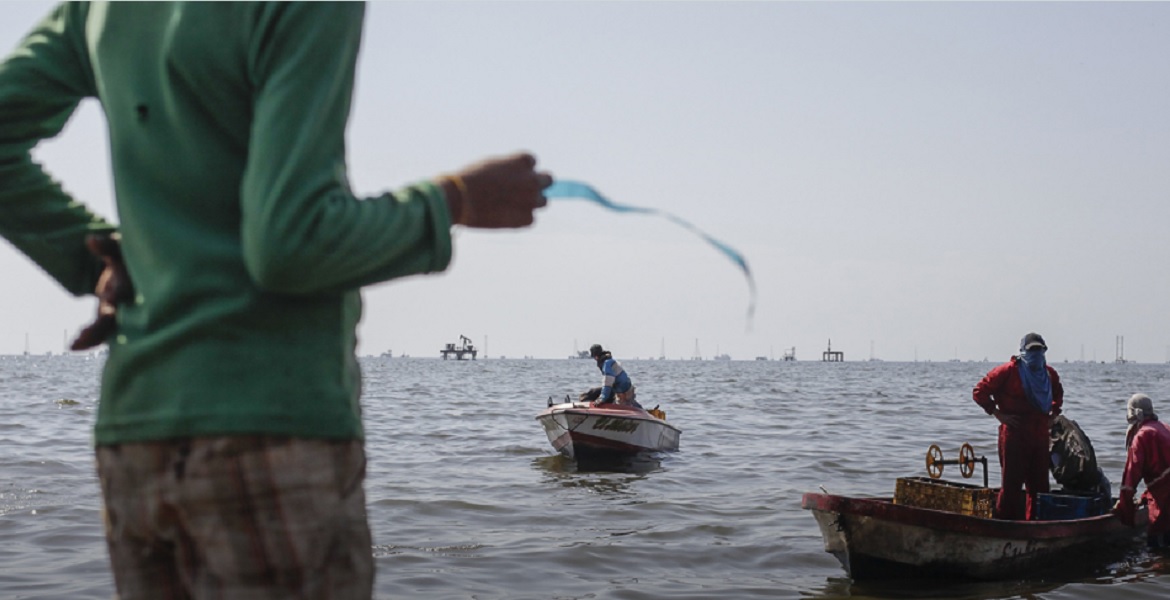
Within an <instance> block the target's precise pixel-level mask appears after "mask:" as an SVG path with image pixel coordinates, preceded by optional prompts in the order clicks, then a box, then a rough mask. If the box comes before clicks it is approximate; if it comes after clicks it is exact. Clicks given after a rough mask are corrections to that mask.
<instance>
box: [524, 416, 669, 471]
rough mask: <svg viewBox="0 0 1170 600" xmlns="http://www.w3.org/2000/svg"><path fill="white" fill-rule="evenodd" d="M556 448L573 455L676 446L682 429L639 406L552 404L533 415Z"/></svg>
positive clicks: (629, 452) (619, 453)
mask: <svg viewBox="0 0 1170 600" xmlns="http://www.w3.org/2000/svg"><path fill="white" fill-rule="evenodd" d="M536 420H537V421H539V422H540V424H541V426H542V427H544V432H545V435H547V436H548V441H549V442H550V443H552V446H553V448H554V449H556V451H557V452H560V453H561V454H563V455H565V456H567V457H568V458H573V459H587V458H605V457H610V456H629V455H634V454H638V453H642V452H659V451H673V450H678V442H679V437H680V435H681V434H682V432H681V431H680V430H679V429H678V428H677V427H675V426H673V425H671V424H670V423H667V422H666V421H664V420H662V419H659V418H657V417H655V416H654V415H651V414H650V413H648V412H646V411H645V410H642V409H640V408H635V407H632V406H623V405H612V404H606V405H602V406H593V405H592V404H590V403H588V402H570V403H565V404H554V405H552V406H550V407H548V409H546V410H544V411H543V412H541V413H540V414H539V415H537V416H536Z"/></svg>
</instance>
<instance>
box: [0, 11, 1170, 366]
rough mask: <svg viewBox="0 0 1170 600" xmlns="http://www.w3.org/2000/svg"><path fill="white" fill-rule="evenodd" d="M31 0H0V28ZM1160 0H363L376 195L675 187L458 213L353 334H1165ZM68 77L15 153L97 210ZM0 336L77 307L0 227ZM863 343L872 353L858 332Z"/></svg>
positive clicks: (357, 179)
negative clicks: (541, 175) (429, 185)
mask: <svg viewBox="0 0 1170 600" xmlns="http://www.w3.org/2000/svg"><path fill="white" fill-rule="evenodd" d="M50 6H51V4H49V3H46V2H6V3H4V7H3V13H4V18H3V20H0V49H2V51H3V53H5V54H6V53H7V52H8V51H9V50H10V49H11V48H12V47H13V46H14V45H15V44H16V43H17V42H18V40H19V39H20V37H21V36H22V35H23V34H24V32H25V31H26V30H27V29H28V28H29V27H30V26H31V25H32V24H33V23H34V22H35V21H36V20H37V19H39V18H40V17H41V16H43V14H45V13H46V12H48V10H49V8H50ZM1167 57H1170V3H1161V2H1138V3H1113V2H1102V3H1089V2H1073V3H1062V2H1033V3H1005V2H995V3H982V2H972V3H950V2H939V3H934V2H900V3H878V2H860V3H854V2H849V3H845V2H745V3H732V2H685V3H684V2H644V3H643V2H622V3H618V2H539V3H538V2H451V3H446V2H382V3H374V4H371V5H370V6H369V7H368V11H367V19H366V25H365V41H364V46H363V50H362V55H361V57H360V63H359V74H358V85H357V91H356V98H355V103H354V110H353V114H352V118H351V120H350V127H349V161H350V171H351V178H352V181H353V183H354V187H355V189H357V190H359V191H361V192H362V193H368V194H373V193H376V192H378V191H381V190H383V189H386V188H394V187H398V186H400V185H404V184H406V183H410V182H413V181H415V180H418V179H422V178H429V177H431V176H433V175H435V174H437V173H442V172H444V171H447V170H451V169H454V168H457V167H460V166H462V165H465V164H467V163H469V162H472V161H475V160H478V159H480V158H481V157H485V156H491V155H497V154H502V153H506V152H511V151H515V150H521V149H523V150H530V151H532V152H533V153H534V154H535V155H536V156H537V157H538V160H539V161H540V163H541V165H542V166H543V167H545V168H548V169H549V170H551V171H552V172H553V173H554V175H555V176H561V177H564V178H572V179H581V180H585V181H588V182H590V183H592V184H594V185H595V186H597V187H598V188H599V189H600V190H601V191H602V192H604V193H606V194H607V195H609V196H610V197H611V198H612V199H613V200H615V201H617V202H623V203H629V204H635V205H642V206H650V207H655V208H659V209H663V210H666V211H669V212H672V213H674V214H676V215H678V216H680V217H682V218H684V219H687V220H689V221H691V222H692V223H694V224H696V225H698V226H699V227H701V228H703V229H705V230H707V231H708V232H709V233H711V234H712V235H714V236H715V237H717V238H720V239H722V240H723V241H725V242H727V243H729V244H730V245H732V246H733V247H735V248H737V249H738V250H740V251H741V252H742V253H743V254H744V255H745V256H746V258H747V260H748V263H749V265H750V266H751V268H752V270H753V271H754V274H755V277H756V281H757V284H758V287H759V298H758V307H757V310H756V316H755V319H754V320H753V321H752V323H751V327H750V329H748V327H747V326H748V323H747V320H746V318H745V312H746V309H747V305H748V298H749V296H748V288H747V285H746V283H745V282H744V280H743V277H742V275H741V274H740V273H739V272H738V271H737V269H736V268H735V267H734V266H733V265H732V264H731V263H730V262H729V261H728V260H727V259H726V258H725V257H723V256H722V255H720V254H719V253H718V252H716V251H714V250H713V249H711V248H710V247H709V246H707V245H705V244H703V242H702V241H700V240H699V239H698V238H697V237H695V236H694V235H693V234H691V233H689V232H687V231H685V230H683V229H681V228H679V227H677V226H675V225H673V224H671V223H669V222H667V221H665V220H662V219H658V218H654V217H647V216H636V215H635V216H621V215H615V214H613V213H608V212H605V211H603V210H601V209H599V208H597V207H595V206H593V205H590V204H587V203H584V202H573V201H554V203H553V204H552V205H551V206H550V207H549V208H548V209H546V210H544V211H542V212H541V213H540V214H539V215H538V217H537V225H536V226H534V227H533V228H531V229H528V230H524V231H520V232H509V233H480V232H469V231H462V232H459V233H458V234H457V239H456V242H455V244H456V248H455V258H454V261H453V263H452V265H451V267H450V269H448V271H447V272H446V273H444V274H440V275H432V276H425V277H413V278H409V279H405V280H401V281H397V282H392V283H389V284H384V285H381V286H376V287H373V288H369V289H367V290H366V292H365V299H366V313H365V318H364V320H363V324H362V327H361V331H360V334H361V348H360V352H361V353H362V354H379V353H381V352H383V351H385V350H387V349H391V350H393V352H394V353H395V354H396V355H397V354H402V353H408V354H410V355H411V356H416V357H418V356H437V355H438V350H439V349H440V348H441V347H443V345H444V344H445V343H448V342H455V341H457V340H458V337H459V336H460V335H467V336H468V337H470V338H472V339H473V340H474V342H475V343H476V344H477V345H478V346H480V347H481V349H483V346H484V345H485V344H486V346H487V351H488V353H489V354H490V355H491V356H492V357H497V356H500V355H505V356H508V357H510V358H511V357H521V356H524V355H530V356H534V357H538V358H545V357H547V358H556V357H563V356H567V355H569V354H570V353H572V352H573V350H574V348H575V347H577V348H579V349H585V348H587V347H588V346H589V344H591V343H594V342H600V343H602V344H604V345H606V346H607V347H609V348H611V349H612V350H613V351H614V354H615V356H617V357H619V358H632V357H650V356H657V355H658V354H659V353H660V352H661V351H662V350H663V348H664V349H665V353H666V355H667V356H668V357H670V358H690V357H691V356H692V355H693V354H694V353H695V350H696V345H697V347H698V350H699V352H700V353H701V354H702V355H703V356H705V357H711V356H712V355H714V354H715V353H716V352H717V351H718V352H723V353H727V354H730V355H731V356H732V357H733V358H735V359H751V358H753V357H755V356H760V355H764V356H767V355H773V356H775V357H777V358H779V357H780V356H781V355H782V353H783V352H784V350H785V349H788V348H792V347H795V348H796V354H797V357H798V358H800V359H805V360H809V359H819V358H820V353H821V352H822V351H823V350H824V349H825V346H826V343H827V341H828V340H829V339H830V338H831V339H832V344H833V349H834V350H843V351H844V352H845V353H846V359H847V360H862V359H866V358H869V357H870V355H871V352H872V354H873V355H875V356H876V357H878V358H882V359H885V360H915V359H916V358H917V359H918V360H936V361H943V360H949V359H953V358H960V359H963V360H968V359H983V358H989V359H990V360H995V361H999V360H1004V359H1006V358H1007V357H1008V356H1010V355H1011V354H1013V353H1014V352H1015V351H1016V350H1017V346H1018V343H1019V339H1020V337H1021V336H1023V334H1024V333H1026V332H1028V331H1030V330H1036V331H1039V332H1040V333H1042V334H1043V335H1044V336H1045V338H1046V339H1047V340H1048V345H1049V348H1050V350H1049V360H1050V361H1061V360H1065V359H1067V360H1078V359H1080V358H1084V359H1086V360H1106V361H1112V360H1113V359H1114V358H1115V349H1116V341H1117V338H1118V336H1124V344H1125V356H1126V358H1129V359H1131V360H1137V361H1140V362H1164V361H1167V360H1170V319H1168V318H1167V316H1166V315H1167V305H1166V302H1167V299H1168V298H1170V284H1168V282H1167V277H1166V275H1165V273H1166V271H1167V262H1168V261H1170V238H1168V236H1167V228H1168V226H1170V225H1168V224H1170V220H1168V219H1167V217H1168V216H1170V203H1168V202H1167V201H1168V200H1170V198H1168V196H1170V64H1168V62H1167V61H1168V58H1167ZM106 146H107V140H106V134H105V130H104V124H103V121H102V119H101V112H100V107H99V106H98V105H97V104H96V102H93V101H90V102H87V103H85V104H84V105H83V106H82V108H81V109H80V110H79V111H78V112H77V113H76V114H75V115H74V118H73V120H72V121H71V123H70V125H69V127H68V128H67V129H66V131H65V133H64V134H63V135H62V136H61V137H60V138H59V139H57V140H54V141H52V142H49V143H46V144H43V145H42V146H41V147H40V148H38V149H37V151H36V153H37V155H38V157H39V158H40V159H41V160H42V161H43V162H44V163H45V164H46V166H47V168H48V169H49V170H50V172H52V173H53V174H54V175H55V176H56V177H58V178H59V179H61V180H62V181H63V182H64V184H65V186H66V188H67V189H68V190H70V191H71V192H73V193H74V194H75V195H76V196H77V197H78V198H79V199H81V200H82V201H84V202H86V203H87V204H89V205H90V206H91V207H93V208H94V209H95V210H97V211H98V212H99V213H102V214H104V215H107V216H109V217H111V218H115V219H116V211H115V209H114V204H113V200H112V192H111V186H110V176H109V159H108V150H107V147H106ZM0 272H2V273H3V274H4V280H5V282H6V284H7V285H5V293H4V294H3V295H0V354H15V353H19V352H21V351H22V350H23V349H24V345H25V339H26V334H27V337H28V340H29V346H30V350H31V351H32V352H34V353H43V352H46V351H52V352H60V351H61V349H62V346H63V344H64V338H65V337H66V335H70V336H72V335H73V334H74V333H75V332H76V331H77V330H78V329H79V328H80V327H81V326H82V325H83V324H84V323H85V322H87V321H88V320H89V318H90V316H91V314H92V313H93V311H94V309H95V302H96V301H95V300H93V299H92V297H91V298H84V299H74V298H71V297H69V296H68V295H66V294H65V293H64V292H62V291H61V290H60V289H59V288H58V286H57V285H56V284H55V283H54V282H52V281H51V280H49V279H48V278H47V277H46V276H44V275H43V274H42V273H41V272H40V271H39V270H38V269H37V268H36V267H35V266H34V265H32V263H31V262H29V261H28V260H27V259H25V258H24V257H23V256H22V255H20V254H18V253H17V252H16V251H15V250H13V249H12V247H11V246H8V245H4V246H2V247H0ZM871 349H872V350H871Z"/></svg>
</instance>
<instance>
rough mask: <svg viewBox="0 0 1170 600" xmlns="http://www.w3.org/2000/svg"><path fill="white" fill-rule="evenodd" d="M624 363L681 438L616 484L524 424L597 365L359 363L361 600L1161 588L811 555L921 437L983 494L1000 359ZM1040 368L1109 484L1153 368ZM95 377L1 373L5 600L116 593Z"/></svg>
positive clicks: (917, 471) (995, 478)
mask: <svg viewBox="0 0 1170 600" xmlns="http://www.w3.org/2000/svg"><path fill="white" fill-rule="evenodd" d="M619 358H620V357H619ZM1005 358H1006V357H1005ZM624 365H625V367H626V368H627V370H628V371H630V373H631V374H632V376H633V378H634V381H635V383H636V384H637V385H638V399H639V401H641V402H642V403H643V404H645V405H647V406H648V407H651V406H654V405H656V404H659V405H661V407H662V408H663V409H665V410H666V412H667V418H668V420H669V421H671V422H672V423H673V424H675V425H677V426H678V427H679V428H681V429H682V430H683V434H682V441H681V449H680V451H679V452H677V453H671V454H668V455H663V456H661V457H657V458H655V459H654V460H648V461H644V462H642V463H639V464H636V465H631V466H630V467H628V468H625V469H623V470H621V471H616V472H615V471H613V470H610V471H596V470H594V471H587V470H581V469H578V467H577V465H576V464H575V463H573V462H572V461H567V460H564V459H562V458H561V457H559V456H557V455H555V454H554V452H553V450H552V447H551V446H550V445H549V443H548V440H547V439H546V438H545V435H544V432H543V430H542V429H541V427H540V425H539V424H538V423H537V422H536V421H535V420H534V417H535V415H536V414H537V413H538V412H539V411H540V410H542V409H543V408H544V407H545V404H546V400H547V398H548V397H549V396H556V397H558V398H560V397H563V396H564V395H565V394H576V393H577V392H579V391H582V390H584V389H585V388H588V387H591V386H593V385H596V384H597V382H598V380H599V378H600V376H599V374H598V372H597V369H596V367H595V366H594V365H593V363H592V362H591V361H588V360H569V359H564V360H478V361H453V360H452V361H441V360H437V359H398V358H395V359H381V358H367V359H363V368H364V371H365V377H366V379H365V397H364V400H363V406H364V411H365V423H366V429H367V452H368V455H369V461H370V464H369V476H368V479H367V482H366V495H367V500H368V505H369V515H370V525H371V528H372V530H373V535H374V543H375V546H374V548H373V549H372V551H373V553H374V556H375V557H376V564H377V569H378V575H377V581H376V584H375V588H376V597H377V598H409V599H419V598H423V599H426V598H435V599H440V598H441V599H446V598H451V599H456V598H465V599H480V600H487V599H558V600H563V599H578V598H580V599H584V598H620V599H631V600H632V599H650V598H695V599H699V598H703V599H711V598H727V599H744V598H831V597H852V598H858V597H878V598H905V597H919V598H972V599H976V598H1012V597H1026V598H1036V597H1043V598H1061V599H1064V598H1078V599H1079V598H1102V599H1104V598H1116V597H1118V595H1119V594H1125V595H1126V597H1128V598H1131V599H1141V598H1165V597H1167V595H1170V560H1167V559H1166V558H1165V557H1161V556H1157V555H1151V554H1149V553H1147V552H1146V551H1145V550H1144V549H1143V548H1141V546H1140V545H1139V546H1137V547H1135V548H1134V550H1133V551H1132V552H1131V553H1130V554H1129V555H1128V556H1126V557H1119V558H1118V560H1117V561H1116V562H1114V563H1112V564H1105V565H1101V568H1100V569H1099V570H1096V571H1092V572H1083V573H1070V574H1067V575H1062V576H1061V577H1060V578H1057V579H1051V578H1050V579H1036V580H1028V581H1013V582H1003V583H990V584H945V583H937V582H936V583H927V584H922V583H918V582H895V583H892V584H885V585H872V584H869V585H867V584H854V583H853V582H851V580H849V579H848V578H847V577H846V576H845V573H844V571H843V570H842V569H841V567H840V565H839V563H838V562H837V561H836V559H835V558H833V557H832V556H831V555H829V554H826V553H825V552H824V550H823V545H822V541H821V537H820V532H819V531H818V529H817V526H816V523H815V521H814V520H813V518H812V516H811V515H810V514H809V513H808V512H807V511H804V510H802V509H801V508H800V496H801V494H802V493H804V492H809V491H817V490H818V488H819V487H820V486H824V488H825V489H827V490H828V491H830V492H832V493H838V494H846V495H866V496H883V495H884V496H889V495H891V494H892V493H893V489H894V482H895V480H896V479H897V478H898V477H906V476H922V475H925V455H926V450H927V448H928V447H929V446H930V445H931V444H938V445H939V446H940V447H941V448H942V449H943V452H944V457H945V458H948V459H950V458H955V457H957V453H958V449H959V446H960V445H961V444H963V443H964V442H967V443H970V444H971V445H972V446H973V447H974V448H975V452H976V455H977V456H981V455H985V456H987V457H988V458H989V459H990V461H989V462H990V468H991V470H990V477H991V483H992V485H998V482H999V471H998V466H997V460H996V458H995V457H996V454H995V429H996V428H995V426H996V422H995V420H994V419H992V418H991V417H988V416H987V415H985V414H984V413H983V411H982V410H980V409H979V408H978V407H977V406H976V405H975V404H974V403H973V402H972V401H971V388H972V386H973V385H974V384H975V382H977V381H978V380H979V378H980V377H982V376H983V374H984V373H985V372H986V371H987V370H988V369H990V368H991V367H992V366H994V364H993V363H883V362H846V363H814V362H796V363H785V362H780V361H758V362H757V361H746V362H743V361H734V362H727V361H724V362H719V361H638V360H632V361H624ZM1053 366H1054V367H1056V369H1057V370H1058V371H1059V372H1060V374H1061V377H1062V379H1063V381H1064V386H1065V390H1066V398H1065V406H1066V412H1065V414H1066V415H1067V416H1068V417H1069V418H1071V419H1074V420H1076V421H1077V422H1078V423H1079V424H1080V425H1081V427H1082V428H1083V429H1084V430H1085V431H1086V433H1087V434H1088V435H1089V436H1090V437H1091V438H1092V440H1093V444H1094V446H1095V448H1096V451H1097V455H1098V459H1099V461H1100V463H1101V465H1102V467H1103V468H1104V469H1105V472H1106V474H1107V475H1108V476H1109V478H1110V479H1111V480H1112V481H1113V482H1114V489H1115V490H1116V488H1117V487H1118V485H1119V484H1118V483H1117V482H1118V480H1120V478H1121V470H1122V467H1123V466H1124V459H1125V456H1124V443H1125V442H1124V439H1125V409H1124V406H1125V401H1126V400H1127V399H1128V398H1129V396H1130V395H1131V394H1132V393H1134V392H1138V391H1141V392H1145V393H1148V394H1150V396H1151V397H1153V398H1154V402H1155V408H1166V410H1167V411H1168V412H1170V408H1167V407H1170V365H1138V364H1123V365H1117V364H1112V363H1110V364H1055V365H1053ZM100 367H101V361H100V359H87V358H86V357H82V356H58V357H11V356H10V357H3V358H0V598H3V599H10V598H23V599H33V598H36V599H50V598H52V599H58V598H69V599H88V598H103V599H108V598H110V597H112V596H113V583H112V579H111V576H110V574H109V570H108V565H107V562H106V550H105V543H104V538H103V536H102V529H101V516H100V513H101V501H100V498H99V490H98V484H97V480H96V478H95V476H94V469H93V455H92V451H91V448H90V444H91V439H92V433H91V428H92V425H93V419H94V414H95V409H96V395H97V381H98V376H99V372H100ZM943 477H944V478H945V479H949V480H954V481H963V480H962V479H961V477H960V475H959V474H958V469H957V467H954V466H951V467H947V470H946V471H945V472H944V475H943ZM980 478H981V473H980V472H979V469H978V468H977V472H976V475H975V479H972V480H969V481H968V482H969V483H978V482H980V481H979V480H980Z"/></svg>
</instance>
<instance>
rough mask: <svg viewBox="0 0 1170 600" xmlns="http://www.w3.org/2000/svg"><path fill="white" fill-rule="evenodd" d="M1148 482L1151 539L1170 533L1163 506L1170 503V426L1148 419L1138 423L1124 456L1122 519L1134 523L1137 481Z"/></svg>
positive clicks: (1168, 518)
mask: <svg viewBox="0 0 1170 600" xmlns="http://www.w3.org/2000/svg"><path fill="white" fill-rule="evenodd" d="M1143 480H1144V481H1145V482H1146V491H1145V493H1144V494H1142V497H1143V498H1145V500H1146V503H1147V506H1148V507H1149V511H1150V512H1149V515H1150V526H1149V529H1147V530H1146V532H1147V533H1148V534H1149V536H1150V538H1151V540H1153V539H1156V538H1158V537H1159V536H1163V539H1165V538H1164V536H1165V534H1166V533H1167V532H1170V513H1167V512H1164V511H1163V510H1162V509H1163V508H1166V507H1167V506H1170V427H1167V426H1166V425H1165V424H1164V423H1162V422H1161V421H1158V420H1153V419H1149V420H1146V421H1144V422H1143V423H1142V424H1141V425H1140V426H1138V430H1137V432H1136V433H1135V434H1134V436H1133V441H1132V442H1131V443H1130V444H1129V453H1128V454H1127V456H1126V458H1125V472H1124V473H1123V474H1122V475H1121V493H1120V494H1119V500H1120V502H1119V503H1118V508H1119V512H1120V513H1121V515H1122V521H1125V522H1126V523H1127V524H1132V523H1133V513H1134V503H1133V496H1134V494H1135V493H1137V484H1138V482H1140V481H1143Z"/></svg>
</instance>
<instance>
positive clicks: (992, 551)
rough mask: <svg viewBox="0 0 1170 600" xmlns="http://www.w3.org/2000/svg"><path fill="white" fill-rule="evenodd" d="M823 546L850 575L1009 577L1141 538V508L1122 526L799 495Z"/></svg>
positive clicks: (1110, 518) (1099, 519) (1110, 520)
mask: <svg viewBox="0 0 1170 600" xmlns="http://www.w3.org/2000/svg"><path fill="white" fill-rule="evenodd" d="M801 508H804V509H806V510H809V511H812V513H813V517H815V518H816V521H817V525H819V526H820V529H821V535H822V536H824V540H825V551H826V552H829V553H831V554H833V555H834V556H836V557H837V559H838V560H840V561H841V565H842V566H843V567H845V571H846V572H847V573H848V574H849V576H850V577H852V578H853V579H855V580H864V579H890V578H920V579H935V578H963V579H982V580H994V579H1012V578H1017V577H1023V576H1027V575H1035V574H1036V572H1037V571H1042V570H1044V569H1047V568H1051V567H1054V566H1057V565H1060V564H1061V563H1065V562H1069V561H1075V562H1076V563H1077V564H1083V563H1084V561H1085V560H1086V559H1089V560H1092V559H1093V557H1100V556H1103V555H1104V554H1105V553H1108V552H1110V551H1114V552H1117V551H1119V550H1121V549H1124V548H1130V547H1132V546H1133V545H1134V544H1135V542H1136V541H1137V540H1139V539H1141V538H1144V532H1145V522H1146V512H1145V509H1144V508H1143V509H1141V510H1139V512H1138V515H1137V526H1136V527H1133V528H1131V527H1127V526H1125V525H1124V524H1122V523H1121V521H1120V520H1119V519H1118V518H1117V517H1116V516H1114V515H1112V514H1110V513H1106V514H1103V515H1100V516H1094V517H1087V518H1082V519H1073V520H1065V521H1003V520H997V519H988V518H984V517H976V516H968V515H963V514H958V513H953V512H946V511H941V510H933V509H928V508H918V507H914V506H907V505H904V504H895V503H894V502H893V501H892V500H891V499H888V498H849V497H845V496H834V495H830V494H816V493H808V494H804V496H803V497H802V498H801Z"/></svg>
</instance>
